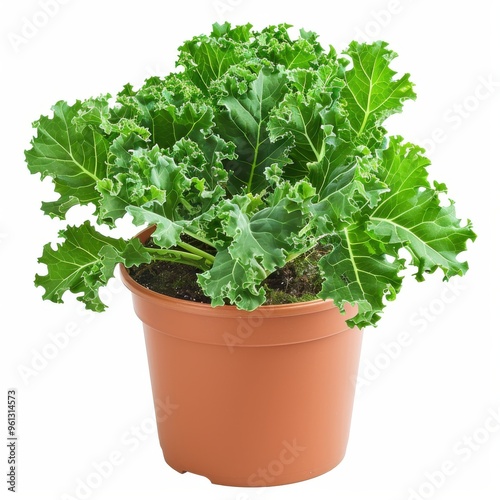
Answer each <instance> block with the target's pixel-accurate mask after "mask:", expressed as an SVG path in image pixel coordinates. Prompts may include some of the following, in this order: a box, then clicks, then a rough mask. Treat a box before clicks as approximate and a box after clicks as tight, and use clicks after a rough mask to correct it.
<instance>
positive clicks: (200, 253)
mask: <svg viewBox="0 0 500 500" xmlns="http://www.w3.org/2000/svg"><path fill="white" fill-rule="evenodd" d="M179 246H180V247H181V248H184V250H187V251H188V252H189V253H192V254H194V255H198V256H200V257H202V258H203V259H205V260H206V261H207V262H208V263H210V264H213V263H214V260H215V257H214V256H213V255H211V254H209V253H207V252H204V251H203V250H200V249H199V248H197V247H195V246H193V245H190V244H189V243H185V242H184V241H181V242H180V243H179Z"/></svg>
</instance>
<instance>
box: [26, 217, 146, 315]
mask: <svg viewBox="0 0 500 500" xmlns="http://www.w3.org/2000/svg"><path fill="white" fill-rule="evenodd" d="M59 235H60V236H61V237H62V238H64V242H63V243H62V244H58V245H57V248H56V249H55V250H54V249H53V248H52V246H51V245H50V243H48V244H47V245H46V246H45V247H44V249H43V255H42V257H40V259H39V262H40V263H42V264H46V265H47V270H48V273H47V274H46V275H44V276H40V275H37V276H36V279H35V284H36V285H37V286H42V287H43V288H45V293H44V295H43V298H44V299H48V300H51V301H52V302H62V298H63V294H64V292H66V291H68V290H69V291H70V292H72V293H74V294H82V295H80V296H79V297H78V300H80V301H81V302H84V303H85V305H86V307H87V309H91V310H93V311H103V310H104V309H105V307H106V306H105V304H103V302H102V301H101V299H100V298H99V288H100V287H102V286H104V285H105V284H106V283H107V282H108V281H109V279H110V278H112V277H113V272H114V268H115V266H116V264H118V263H122V264H124V265H125V266H126V267H130V266H136V265H139V264H142V263H148V262H150V261H151V257H150V256H149V254H148V253H147V251H146V250H145V249H144V247H143V246H142V244H141V242H140V241H139V240H138V239H135V238H134V239H132V240H130V241H125V240H123V239H115V238H110V237H108V236H104V235H102V234H100V233H98V232H97V231H96V230H95V229H94V228H93V227H92V226H91V225H90V222H88V221H86V222H85V223H84V224H83V225H81V226H78V227H76V226H69V227H67V228H66V229H65V230H64V231H61V232H60V233H59Z"/></svg>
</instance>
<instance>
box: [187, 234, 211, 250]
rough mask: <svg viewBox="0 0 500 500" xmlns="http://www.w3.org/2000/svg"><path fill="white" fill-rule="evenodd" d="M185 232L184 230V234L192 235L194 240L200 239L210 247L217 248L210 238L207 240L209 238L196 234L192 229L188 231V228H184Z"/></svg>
mask: <svg viewBox="0 0 500 500" xmlns="http://www.w3.org/2000/svg"><path fill="white" fill-rule="evenodd" d="M183 232H184V234H187V235H188V236H190V237H191V238H193V239H194V240H198V241H199V242H201V243H205V245H208V246H209V247H212V248H215V245H214V244H213V243H212V242H211V241H210V240H207V239H205V238H203V237H202V236H199V235H197V234H194V233H192V232H191V231H188V230H187V229H183Z"/></svg>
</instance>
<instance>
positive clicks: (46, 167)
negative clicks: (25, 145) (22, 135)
mask: <svg viewBox="0 0 500 500" xmlns="http://www.w3.org/2000/svg"><path fill="white" fill-rule="evenodd" d="M52 109H53V110H54V116H53V118H48V117H46V116H42V117H41V118H40V119H39V120H38V121H37V122H35V123H34V127H36V129H37V132H38V133H37V136H36V137H35V138H34V139H33V140H32V141H31V144H32V147H31V149H29V150H28V151H26V153H25V155H26V162H27V164H28V168H29V170H30V172H31V173H32V174H34V173H40V174H41V177H42V179H43V178H45V177H47V176H50V177H52V179H53V182H54V186H55V191H56V192H57V193H59V195H60V197H59V199H58V200H57V201H53V202H48V203H44V204H43V205H42V210H43V211H44V212H45V213H46V214H47V215H50V216H51V217H59V218H64V217H65V215H66V212H67V211H68V210H69V208H71V207H72V206H73V205H77V204H80V205H88V204H89V203H94V204H95V205H96V206H98V204H99V198H100V195H99V193H98V192H97V191H96V189H95V187H96V183H97V182H98V181H99V180H101V179H103V178H104V177H106V176H107V173H108V172H107V164H106V159H107V155H108V147H109V145H108V141H107V140H106V138H105V137H104V136H103V135H101V134H100V133H99V132H97V131H96V130H95V129H93V128H90V127H87V128H84V129H83V130H77V128H76V127H75V125H74V124H73V119H74V118H75V117H77V116H78V113H79V111H80V110H81V109H82V103H81V102H80V101H77V102H76V103H75V104H74V105H73V106H68V104H67V103H66V102H64V101H59V102H58V103H57V104H55V105H54V107H53V108H52Z"/></svg>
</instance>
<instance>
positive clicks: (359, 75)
mask: <svg viewBox="0 0 500 500" xmlns="http://www.w3.org/2000/svg"><path fill="white" fill-rule="evenodd" d="M387 45H388V44H387V43H386V42H375V43H373V44H366V43H358V42H352V43H351V44H350V45H349V49H348V50H347V51H346V54H347V55H349V56H350V57H351V59H352V64H353V67H352V69H350V70H348V71H347V72H346V74H345V81H346V86H345V88H344V89H343V91H342V94H341V95H342V97H343V98H344V99H345V101H346V106H345V109H346V111H347V113H348V118H349V121H350V124H351V127H352V129H353V131H354V132H355V133H356V135H357V136H361V135H362V134H363V133H365V132H366V134H372V133H373V130H372V129H375V128H376V127H378V126H379V125H380V124H381V123H382V121H383V120H385V119H386V118H387V117H388V116H390V115H392V114H394V113H398V112H400V111H401V109H402V106H403V102H404V101H405V100H407V99H415V97H416V95H415V93H414V91H413V84H412V83H411V82H410V76H409V75H408V74H405V75H403V76H402V77H401V78H399V79H395V78H394V76H395V75H396V72H395V71H394V70H393V69H391V67H390V66H389V65H390V63H391V61H392V60H393V59H394V58H395V57H396V56H397V54H396V53H395V52H393V51H391V50H389V49H387Z"/></svg>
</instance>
